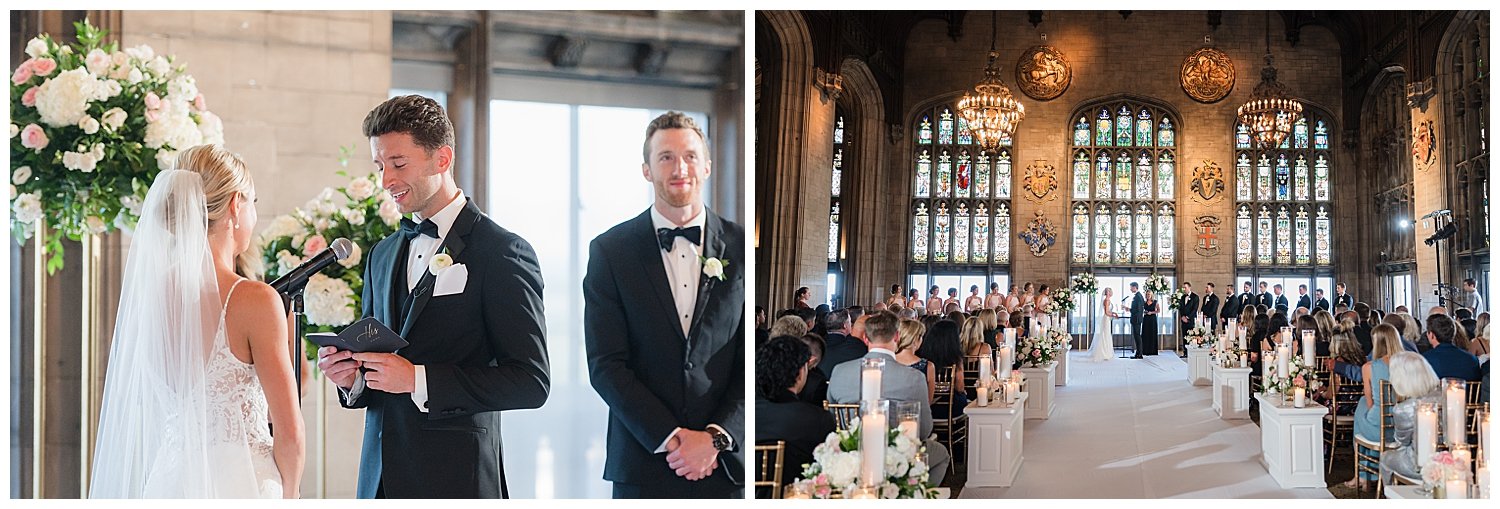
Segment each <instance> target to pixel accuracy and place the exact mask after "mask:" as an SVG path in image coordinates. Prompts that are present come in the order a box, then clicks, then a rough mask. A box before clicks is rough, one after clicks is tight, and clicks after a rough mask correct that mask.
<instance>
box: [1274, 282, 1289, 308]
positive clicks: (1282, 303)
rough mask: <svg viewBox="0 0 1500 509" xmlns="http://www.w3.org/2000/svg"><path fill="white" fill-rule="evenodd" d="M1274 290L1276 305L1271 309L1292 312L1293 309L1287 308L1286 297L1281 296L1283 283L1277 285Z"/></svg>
mask: <svg viewBox="0 0 1500 509" xmlns="http://www.w3.org/2000/svg"><path fill="white" fill-rule="evenodd" d="M1274 290H1275V292H1276V305H1274V306H1271V307H1272V308H1275V309H1279V310H1281V311H1282V312H1290V311H1291V308H1288V307H1286V295H1282V294H1281V283H1276V286H1275V288H1274Z"/></svg>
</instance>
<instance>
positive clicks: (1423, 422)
mask: <svg viewBox="0 0 1500 509" xmlns="http://www.w3.org/2000/svg"><path fill="white" fill-rule="evenodd" d="M1437 432H1438V416H1437V408H1435V407H1434V406H1433V405H1432V404H1431V403H1420V404H1418V405H1417V444H1416V446H1417V466H1418V467H1421V466H1422V465H1426V464H1427V462H1428V460H1431V459H1432V455H1433V453H1434V452H1436V451H1437Z"/></svg>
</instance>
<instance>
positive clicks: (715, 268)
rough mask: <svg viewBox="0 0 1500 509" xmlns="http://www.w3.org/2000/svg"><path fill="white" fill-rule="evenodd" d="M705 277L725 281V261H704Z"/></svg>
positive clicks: (716, 259) (710, 259)
mask: <svg viewBox="0 0 1500 509" xmlns="http://www.w3.org/2000/svg"><path fill="white" fill-rule="evenodd" d="M703 276H704V277H709V278H717V279H724V261H723V260H720V259H718V258H708V259H705V260H703Z"/></svg>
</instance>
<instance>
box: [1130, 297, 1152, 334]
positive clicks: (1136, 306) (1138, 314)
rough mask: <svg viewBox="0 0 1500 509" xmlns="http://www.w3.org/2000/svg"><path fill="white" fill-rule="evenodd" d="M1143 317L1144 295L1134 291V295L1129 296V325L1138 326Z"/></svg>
mask: <svg viewBox="0 0 1500 509" xmlns="http://www.w3.org/2000/svg"><path fill="white" fill-rule="evenodd" d="M1145 318H1146V295H1145V294H1142V293H1141V292H1135V297H1131V298H1130V326H1131V327H1134V328H1139V327H1140V326H1141V322H1142V321H1143V320H1144V319H1145ZM1153 318H1154V317H1153Z"/></svg>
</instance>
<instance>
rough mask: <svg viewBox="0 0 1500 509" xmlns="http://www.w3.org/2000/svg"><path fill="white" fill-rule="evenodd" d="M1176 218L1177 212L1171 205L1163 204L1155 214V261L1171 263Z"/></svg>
mask: <svg viewBox="0 0 1500 509" xmlns="http://www.w3.org/2000/svg"><path fill="white" fill-rule="evenodd" d="M1176 218H1177V214H1176V213H1175V212H1174V211H1173V210H1172V206H1171V205H1166V204H1163V205H1162V206H1161V210H1160V211H1158V212H1157V214H1156V238H1157V242H1156V246H1157V250H1156V263H1161V264H1169V263H1172V258H1173V257H1172V253H1173V251H1172V245H1173V244H1174V242H1173V236H1174V235H1176V233H1177V232H1176V231H1174V230H1173V228H1175V227H1176V222H1177V219H1176Z"/></svg>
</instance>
